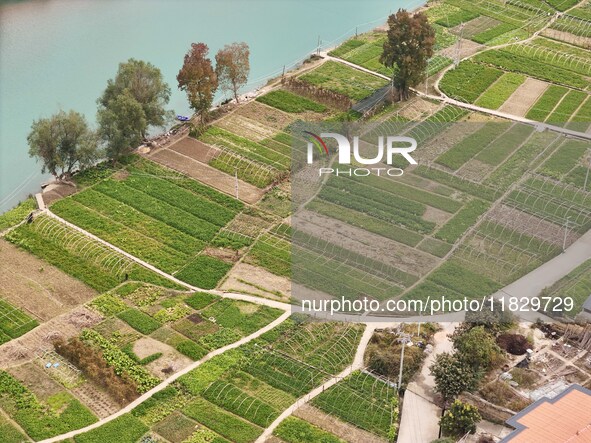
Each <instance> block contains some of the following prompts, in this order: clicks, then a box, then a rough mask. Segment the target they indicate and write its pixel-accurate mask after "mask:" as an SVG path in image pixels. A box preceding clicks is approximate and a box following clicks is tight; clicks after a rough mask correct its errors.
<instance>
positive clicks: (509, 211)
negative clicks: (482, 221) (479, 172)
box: [487, 205, 579, 247]
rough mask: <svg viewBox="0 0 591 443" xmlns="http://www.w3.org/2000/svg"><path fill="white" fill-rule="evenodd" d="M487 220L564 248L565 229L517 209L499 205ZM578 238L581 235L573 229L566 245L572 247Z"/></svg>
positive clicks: (569, 233)
mask: <svg viewBox="0 0 591 443" xmlns="http://www.w3.org/2000/svg"><path fill="white" fill-rule="evenodd" d="M487 219H489V220H491V221H493V222H495V223H499V224H502V225H504V226H507V227H508V228H509V229H512V230H514V231H517V232H520V233H522V234H525V235H528V236H530V237H534V238H537V239H538V240H543V241H545V242H548V243H551V244H553V245H555V246H558V247H562V242H563V241H564V227H562V226H558V225H555V224H554V223H551V222H549V221H546V220H543V219H541V218H538V217H536V216H535V215H532V214H528V213H526V212H522V211H520V210H519V209H516V208H511V207H509V206H505V205H499V206H497V207H495V208H494V209H492V210H491V211H490V212H489V213H488V214H487ZM577 238H579V235H578V234H577V233H576V232H575V231H574V230H573V229H571V230H570V231H569V232H568V234H567V239H566V244H567V245H570V244H571V243H573V242H574V241H575V240H577Z"/></svg>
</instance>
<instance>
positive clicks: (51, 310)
mask: <svg viewBox="0 0 591 443" xmlns="http://www.w3.org/2000/svg"><path fill="white" fill-rule="evenodd" d="M0 263H2V266H1V267H0V296H1V297H2V298H4V299H6V300H7V301H9V302H10V303H12V304H13V305H15V306H18V307H19V308H22V309H24V310H25V311H27V312H29V313H31V314H33V315H34V316H35V317H36V318H38V319H40V320H41V321H47V320H49V319H51V318H53V317H55V316H57V315H60V314H63V313H65V312H68V311H69V310H70V309H72V308H73V307H75V306H78V305H80V304H82V303H86V302H87V301H88V300H90V299H91V298H93V297H94V296H95V295H96V292H95V291H94V290H93V289H91V288H89V287H88V286H86V285H85V284H83V283H82V282H80V281H78V280H76V279H74V278H72V277H70V276H69V275H67V274H64V273H63V272H62V271H60V270H59V269H57V268H56V267H54V266H52V265H50V264H48V263H47V262H45V261H43V260H40V259H38V258H37V257H35V256H33V255H31V254H28V253H27V252H24V251H21V250H20V249H18V248H17V247H16V246H14V245H12V244H11V243H8V242H7V241H4V240H0Z"/></svg>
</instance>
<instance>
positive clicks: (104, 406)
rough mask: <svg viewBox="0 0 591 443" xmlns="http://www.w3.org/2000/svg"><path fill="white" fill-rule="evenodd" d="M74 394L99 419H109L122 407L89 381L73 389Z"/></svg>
mask: <svg viewBox="0 0 591 443" xmlns="http://www.w3.org/2000/svg"><path fill="white" fill-rule="evenodd" d="M72 393H73V394H74V395H75V396H76V397H78V399H79V400H80V401H81V402H82V403H84V404H85V405H86V406H88V408H90V410H91V411H92V412H94V413H95V414H96V415H97V416H98V417H99V418H105V417H108V416H109V415H111V414H114V413H115V412H117V411H118V410H119V409H120V407H119V406H118V405H117V403H115V401H113V399H112V398H111V397H110V396H109V394H107V393H106V392H104V391H102V390H101V389H99V388H98V387H96V386H95V385H94V384H92V383H91V382H89V381H86V382H84V383H82V384H81V385H80V386H76V387H75V388H74V389H72Z"/></svg>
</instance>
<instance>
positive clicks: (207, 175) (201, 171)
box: [150, 143, 263, 204]
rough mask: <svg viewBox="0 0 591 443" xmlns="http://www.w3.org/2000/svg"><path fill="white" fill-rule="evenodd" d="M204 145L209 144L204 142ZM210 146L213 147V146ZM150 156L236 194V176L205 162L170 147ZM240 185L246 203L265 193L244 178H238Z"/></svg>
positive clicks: (255, 200)
mask: <svg viewBox="0 0 591 443" xmlns="http://www.w3.org/2000/svg"><path fill="white" fill-rule="evenodd" d="M202 144H203V143H202ZM203 146H207V145H205V144H203ZM208 148H210V149H211V147H208ZM150 158H151V159H152V160H154V161H155V162H157V163H160V164H163V165H164V166H168V167H169V168H172V169H174V170H176V171H179V172H182V173H183V174H186V175H188V176H189V177H191V178H194V179H195V180H198V181H200V182H202V183H205V184H206V185H208V186H211V187H213V188H215V189H217V190H218V191H221V192H223V193H225V194H228V195H232V196H234V195H235V186H236V181H235V178H234V177H231V176H229V175H227V174H224V173H223V172H221V171H219V170H217V169H215V168H212V167H211V166H209V165H206V164H205V163H201V162H200V161H197V160H194V159H193V158H191V157H188V156H186V155H183V154H179V153H178V152H175V151H171V150H169V149H162V150H159V151H156V152H155V153H154V154H152V155H150ZM238 187H239V189H240V192H239V193H238V197H239V198H240V200H242V201H244V202H246V203H250V204H254V203H256V202H257V201H258V200H259V199H260V198H261V196H262V195H263V191H262V190H261V189H259V188H257V187H256V186H253V185H251V184H249V183H246V182H243V181H242V180H238Z"/></svg>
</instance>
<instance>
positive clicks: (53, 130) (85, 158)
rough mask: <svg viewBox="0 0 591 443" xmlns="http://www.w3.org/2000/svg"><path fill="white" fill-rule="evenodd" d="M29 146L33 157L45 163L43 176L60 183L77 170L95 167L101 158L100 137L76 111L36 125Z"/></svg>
mask: <svg viewBox="0 0 591 443" xmlns="http://www.w3.org/2000/svg"><path fill="white" fill-rule="evenodd" d="M27 142H28V143H29V156H31V157H35V158H37V159H38V160H41V161H42V162H43V165H42V168H41V170H42V172H44V173H45V172H49V173H50V174H51V175H53V176H54V177H55V178H57V179H68V178H69V177H70V176H71V175H72V172H73V171H74V170H75V169H84V168H85V167H87V166H90V165H92V164H93V163H94V162H96V161H97V160H98V159H99V158H100V155H101V154H100V151H99V149H98V147H97V146H98V140H97V138H96V134H95V133H94V132H92V131H91V130H90V129H89V127H88V124H87V122H86V119H85V118H84V116H83V115H82V114H80V113H78V112H75V111H69V112H64V111H59V112H58V113H56V114H54V115H52V116H51V117H49V118H42V119H39V120H36V121H34V122H33V124H32V125H31V132H30V133H29V135H28V137H27Z"/></svg>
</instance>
